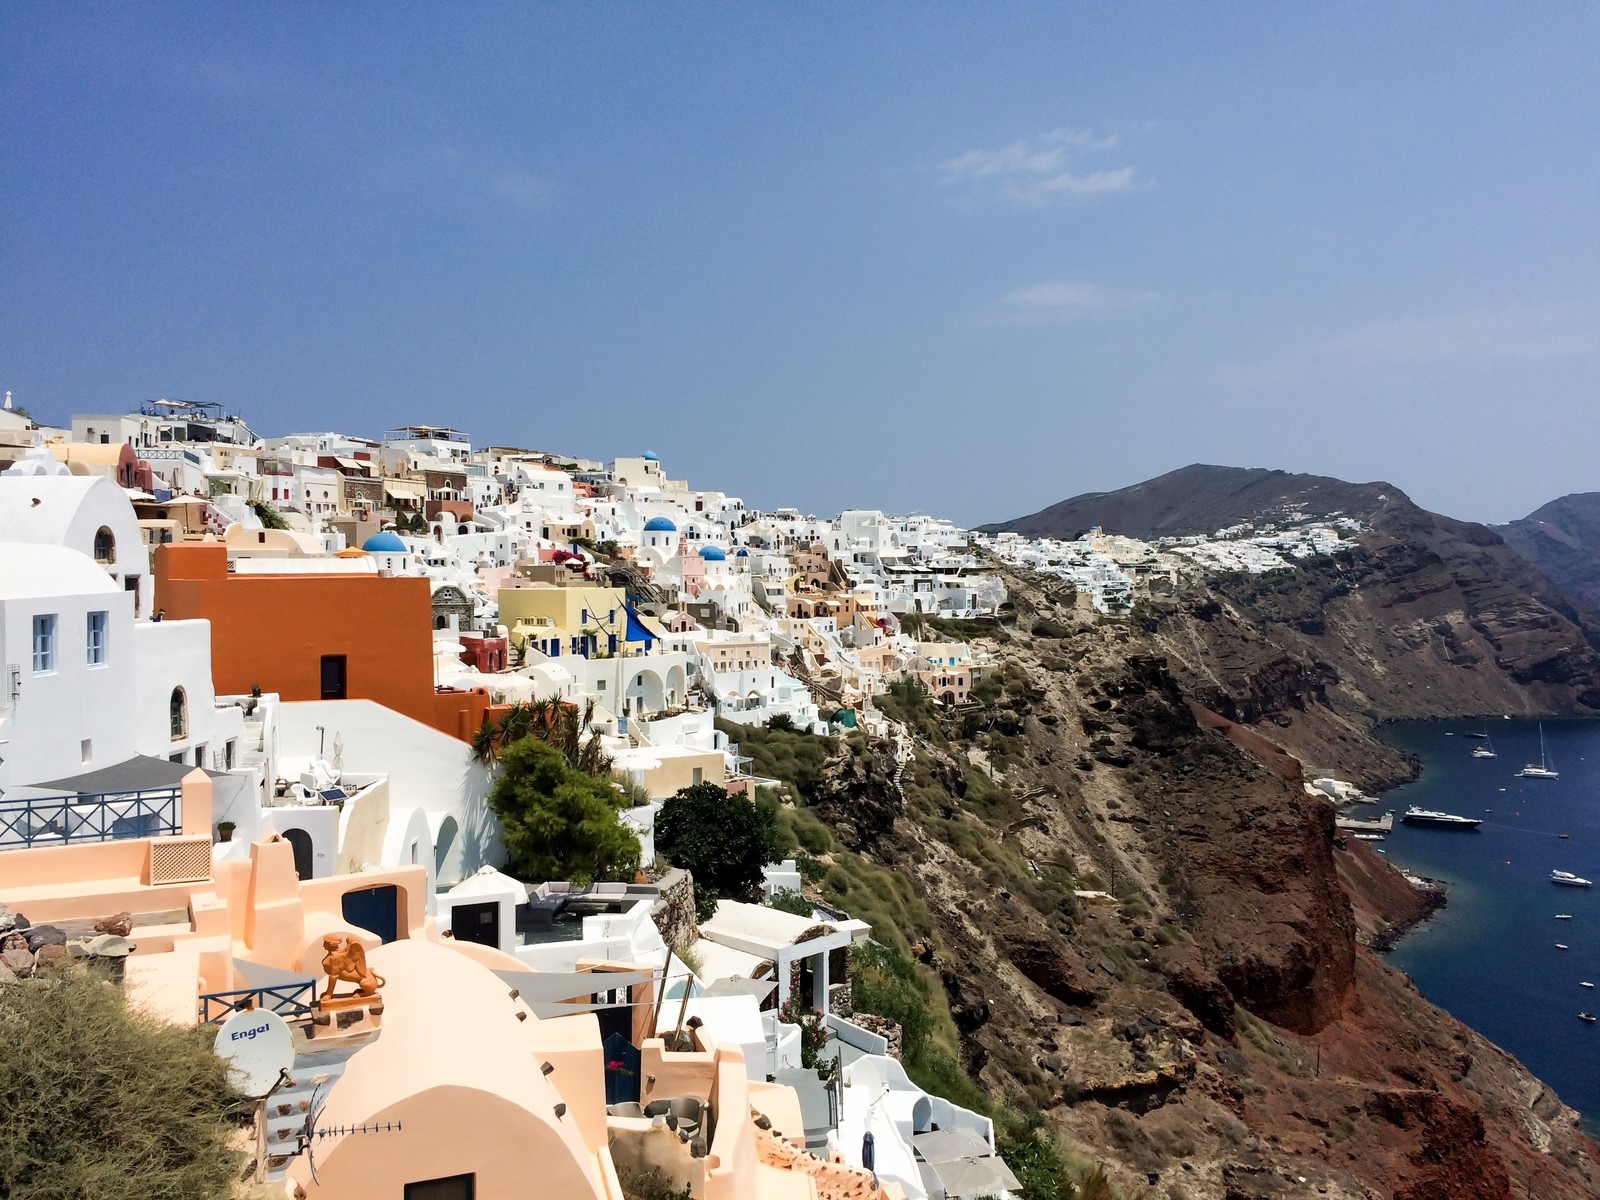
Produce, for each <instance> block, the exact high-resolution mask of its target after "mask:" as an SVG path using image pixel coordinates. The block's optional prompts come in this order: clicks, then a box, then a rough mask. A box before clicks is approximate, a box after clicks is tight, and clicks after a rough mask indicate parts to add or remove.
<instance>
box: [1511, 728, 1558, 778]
mask: <svg viewBox="0 0 1600 1200" xmlns="http://www.w3.org/2000/svg"><path fill="white" fill-rule="evenodd" d="M1517 778H1519V779H1560V778H1561V773H1560V772H1559V771H1557V770H1556V769H1555V768H1554V767H1552V766H1551V765H1550V756H1549V755H1548V754H1546V753H1545V750H1544V726H1543V725H1540V726H1539V761H1538V762H1536V763H1529V764H1528V765H1527V766H1525V767H1523V768H1522V770H1520V771H1518V772H1517Z"/></svg>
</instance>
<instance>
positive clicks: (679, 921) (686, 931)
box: [650, 867, 700, 950]
mask: <svg viewBox="0 0 1600 1200" xmlns="http://www.w3.org/2000/svg"><path fill="white" fill-rule="evenodd" d="M656 886H657V887H659V888H660V889H661V898H660V899H659V900H657V901H656V906H655V908H654V909H653V910H652V911H651V913H650V916H651V918H652V919H653V920H654V921H655V923H656V928H657V929H658V930H660V932H661V940H662V941H664V942H666V943H667V945H669V946H671V947H672V948H673V949H674V950H683V949H685V948H687V947H689V946H692V945H694V943H695V941H696V940H697V939H698V938H699V936H700V930H699V927H698V926H697V925H696V924H695V920H694V876H693V875H691V874H689V872H687V871H684V870H680V869H679V868H677V867H674V868H672V870H670V871H668V872H667V873H666V874H665V875H663V876H662V877H661V878H660V879H659V880H657V881H656Z"/></svg>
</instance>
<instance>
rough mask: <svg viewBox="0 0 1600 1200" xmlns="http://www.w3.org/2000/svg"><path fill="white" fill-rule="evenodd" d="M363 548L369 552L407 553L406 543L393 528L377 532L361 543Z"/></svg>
mask: <svg viewBox="0 0 1600 1200" xmlns="http://www.w3.org/2000/svg"><path fill="white" fill-rule="evenodd" d="M361 548H362V549H363V550H365V551H366V552H367V553H368V554H406V553H409V552H408V551H407V550H406V544H405V543H404V542H402V541H401V540H400V539H399V537H398V536H396V535H395V533H394V532H393V531H392V530H388V529H385V530H384V531H383V532H382V533H375V534H373V535H372V536H371V537H369V538H368V539H367V540H366V541H364V542H362V543H361Z"/></svg>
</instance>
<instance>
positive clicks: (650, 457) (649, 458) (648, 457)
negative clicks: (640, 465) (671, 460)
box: [644, 450, 661, 462]
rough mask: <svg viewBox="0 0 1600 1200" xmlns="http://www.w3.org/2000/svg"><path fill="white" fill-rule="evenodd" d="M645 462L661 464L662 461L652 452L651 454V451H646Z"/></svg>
mask: <svg viewBox="0 0 1600 1200" xmlns="http://www.w3.org/2000/svg"><path fill="white" fill-rule="evenodd" d="M644 460H645V462H660V461H661V460H660V459H659V458H657V457H656V456H655V455H654V454H653V453H652V452H651V451H649V450H646V451H645V452H644Z"/></svg>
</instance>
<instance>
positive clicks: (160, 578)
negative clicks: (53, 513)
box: [155, 543, 476, 734]
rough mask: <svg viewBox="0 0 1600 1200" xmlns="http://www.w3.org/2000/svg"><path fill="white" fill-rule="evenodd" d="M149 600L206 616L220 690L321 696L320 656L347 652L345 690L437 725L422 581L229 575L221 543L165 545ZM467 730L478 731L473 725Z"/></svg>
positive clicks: (453, 724) (186, 614)
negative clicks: (153, 597)
mask: <svg viewBox="0 0 1600 1200" xmlns="http://www.w3.org/2000/svg"><path fill="white" fill-rule="evenodd" d="M155 558H156V601H155V602H156V604H157V606H158V607H160V608H165V609H166V610H167V617H168V618H169V619H171V620H184V619H188V618H203V619H205V620H208V621H210V622H211V671H212V676H213V678H214V679H215V682H216V689H217V691H218V693H221V694H226V693H235V694H237V693H242V692H248V691H249V690H250V688H251V687H252V686H254V685H256V684H259V685H260V686H261V689H262V690H263V691H267V692H277V693H278V694H279V695H281V696H282V697H283V698H284V699H285V700H320V699H322V656H323V655H325V654H342V655H344V656H345V667H346V693H345V695H346V697H347V698H348V699H352V700H356V699H361V700H374V701H376V702H377V703H379V704H382V705H383V706H384V707H386V708H392V709H394V710H395V711H396V712H401V713H404V714H405V715H406V716H408V717H411V718H413V719H414V720H418V721H422V722H424V723H426V724H429V725H433V726H434V727H435V728H438V729H443V730H445V732H447V733H452V734H454V733H457V726H458V725H459V720H458V719H457V717H456V716H455V713H456V712H457V711H458V709H459V705H457V704H454V703H452V704H451V705H450V706H449V711H450V723H449V724H448V725H440V724H439V723H438V715H439V712H438V707H439V706H438V705H437V704H436V702H435V698H434V690H433V632H432V627H433V619H432V612H433V610H432V604H431V603H430V600H429V594H428V581H427V580H426V579H422V578H410V577H406V578H394V579H383V578H380V577H378V576H374V575H229V574H228V560H227V551H226V549H225V548H224V547H223V546H221V545H219V544H215V543H191V544H187V545H185V544H181V543H173V544H171V545H166V546H161V547H158V548H157V550H156V556H155ZM472 727H473V728H476V724H475V723H474V724H473V726H472Z"/></svg>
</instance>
